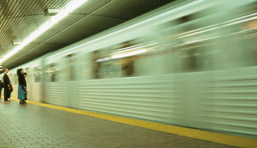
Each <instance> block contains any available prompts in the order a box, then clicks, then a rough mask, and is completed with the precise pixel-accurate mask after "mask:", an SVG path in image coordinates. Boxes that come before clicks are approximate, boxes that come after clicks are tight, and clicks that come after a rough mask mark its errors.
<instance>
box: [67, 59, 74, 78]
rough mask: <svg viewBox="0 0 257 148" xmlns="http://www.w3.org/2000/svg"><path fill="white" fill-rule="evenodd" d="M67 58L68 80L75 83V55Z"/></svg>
mask: <svg viewBox="0 0 257 148" xmlns="http://www.w3.org/2000/svg"><path fill="white" fill-rule="evenodd" d="M66 58H67V71H68V72H67V74H68V80H69V81H74V80H75V59H74V58H73V54H69V55H67V56H66Z"/></svg>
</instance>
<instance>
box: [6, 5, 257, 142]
mask: <svg viewBox="0 0 257 148" xmlns="http://www.w3.org/2000/svg"><path fill="white" fill-rule="evenodd" d="M256 8H257V5H256V0H242V1H239V0H238V1H237V2H236V3H235V2H234V0H215V1H212V0H195V1H185V2H184V3H183V4H181V3H178V2H176V3H171V4H169V5H167V6H164V7H162V8H160V9H158V10H155V11H153V12H150V13H148V14H146V15H144V16H141V17H140V18H137V19H136V20H132V21H130V22H128V23H125V24H123V25H121V26H118V27H116V28H113V29H111V30H107V31H106V32H103V33H102V34H99V35H96V36H93V37H91V38H89V39H85V40H83V41H80V42H78V43H76V44H73V45H70V46H68V47H65V48H64V49H61V50H59V51H56V52H53V53H50V54H47V55H45V56H43V57H41V58H38V59H36V60H34V61H31V62H29V63H26V64H24V65H21V66H20V67H23V68H26V69H25V71H27V73H28V80H27V81H28V88H29V92H30V93H29V99H31V100H34V101H40V102H46V103H50V104H57V105H62V106H68V107H73V108H79V109H84V110H89V111H95V112H102V113H108V114H115V115H120V116H128V117H133V118H140V119H143V120H152V121H155V122H163V123H168V124H174V125H181V126H188V127H193V128H200V129H206V130H214V131H220V132H228V133H231V134H240V135H245V136H253V137H255V136H257V124H256V119H257V89H256V84H257V75H256V73H257V48H256V47H257V42H256V38H257V32H256V30H257V11H256V10H257V9H256ZM17 68H19V67H17ZM17 68H15V69H13V70H11V71H10V73H11V79H12V80H13V83H14V87H16V86H17V77H16V76H15V71H16V69H17ZM13 94H14V95H17V90H14V93H13Z"/></svg>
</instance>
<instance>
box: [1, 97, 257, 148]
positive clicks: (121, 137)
mask: <svg viewBox="0 0 257 148" xmlns="http://www.w3.org/2000/svg"><path fill="white" fill-rule="evenodd" d="M235 147H257V140H256V139H248V138H243V137H236V136H231V135H225V134H220V133H213V132H207V131H202V130H196V129H190V128H183V127H176V126H171V125H165V124H159V123H153V122H148V121H141V120H136V119H129V118H124V117H117V116H111V115H104V114H99V113H93V112H87V111H81V110H76V109H70V108H65V107H59V106H54V105H48V104H43V103H36V102H32V101H28V103H27V104H24V105H19V103H18V101H17V100H16V99H11V100H10V101H4V100H3V99H1V100H0V148H235Z"/></svg>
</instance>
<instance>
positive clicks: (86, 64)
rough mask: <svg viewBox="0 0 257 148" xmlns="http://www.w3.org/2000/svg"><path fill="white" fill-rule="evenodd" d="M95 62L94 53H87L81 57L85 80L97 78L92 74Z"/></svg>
mask: <svg viewBox="0 0 257 148" xmlns="http://www.w3.org/2000/svg"><path fill="white" fill-rule="evenodd" d="M93 60H94V59H92V53H87V54H86V55H85V56H82V57H81V65H82V67H83V71H81V73H82V77H84V78H85V79H90V78H94V77H95V74H93V72H92V70H93V65H92V61H93Z"/></svg>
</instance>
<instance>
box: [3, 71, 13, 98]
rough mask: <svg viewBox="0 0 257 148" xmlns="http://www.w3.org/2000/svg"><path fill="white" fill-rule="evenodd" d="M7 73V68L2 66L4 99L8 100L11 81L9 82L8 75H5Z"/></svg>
mask: <svg viewBox="0 0 257 148" xmlns="http://www.w3.org/2000/svg"><path fill="white" fill-rule="evenodd" d="M7 73H8V68H4V76H3V79H4V101H8V100H10V97H11V90H10V88H11V82H10V79H9V76H8V75H7Z"/></svg>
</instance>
